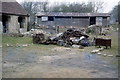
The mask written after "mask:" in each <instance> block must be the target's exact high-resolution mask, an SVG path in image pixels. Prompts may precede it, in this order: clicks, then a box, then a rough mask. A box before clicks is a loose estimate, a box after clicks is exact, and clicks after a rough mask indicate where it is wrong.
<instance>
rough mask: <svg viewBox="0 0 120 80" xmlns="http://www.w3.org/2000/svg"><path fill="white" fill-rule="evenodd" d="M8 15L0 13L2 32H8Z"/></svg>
mask: <svg viewBox="0 0 120 80" xmlns="http://www.w3.org/2000/svg"><path fill="white" fill-rule="evenodd" d="M9 20H10V16H6V15H2V23H3V33H7V32H8V26H9Z"/></svg>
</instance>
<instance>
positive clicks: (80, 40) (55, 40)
mask: <svg viewBox="0 0 120 80" xmlns="http://www.w3.org/2000/svg"><path fill="white" fill-rule="evenodd" d="M88 37H89V36H88V35H86V34H83V33H82V32H81V31H80V30H76V29H68V30H67V31H65V32H63V33H59V34H57V35H56V36H53V37H50V36H49V37H48V38H47V39H45V35H44V34H43V33H39V34H35V35H33V43H37V44H41V43H43V44H57V45H60V46H65V47H69V46H72V45H74V44H76V45H82V46H89V40H88Z"/></svg>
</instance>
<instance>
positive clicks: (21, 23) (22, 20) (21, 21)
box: [18, 17, 25, 28]
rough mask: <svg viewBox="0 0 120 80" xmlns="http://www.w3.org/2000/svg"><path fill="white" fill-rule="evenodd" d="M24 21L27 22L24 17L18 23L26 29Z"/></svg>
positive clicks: (19, 18)
mask: <svg viewBox="0 0 120 80" xmlns="http://www.w3.org/2000/svg"><path fill="white" fill-rule="evenodd" d="M24 20H25V18H24V17H18V22H19V24H20V28H24Z"/></svg>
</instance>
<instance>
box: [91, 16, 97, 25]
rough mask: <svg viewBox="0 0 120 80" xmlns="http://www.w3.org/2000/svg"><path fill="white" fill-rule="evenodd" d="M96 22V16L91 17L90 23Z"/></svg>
mask: <svg viewBox="0 0 120 80" xmlns="http://www.w3.org/2000/svg"><path fill="white" fill-rule="evenodd" d="M94 24H96V17H90V25H94Z"/></svg>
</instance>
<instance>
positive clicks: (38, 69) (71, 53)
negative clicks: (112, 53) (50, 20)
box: [2, 45, 117, 78]
mask: <svg viewBox="0 0 120 80" xmlns="http://www.w3.org/2000/svg"><path fill="white" fill-rule="evenodd" d="M49 46H51V45H49ZM103 58H104V57H103V56H102V55H97V54H91V53H90V52H86V51H85V49H83V50H80V49H76V48H65V47H59V46H54V47H47V48H45V49H40V48H36V49H32V47H31V46H29V47H18V48H17V47H8V48H6V51H5V53H4V52H3V75H2V76H3V78H116V77H117V66H116V65H113V63H114V62H116V61H117V60H116V58H115V57H107V56H106V59H107V60H104V59H103Z"/></svg>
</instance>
